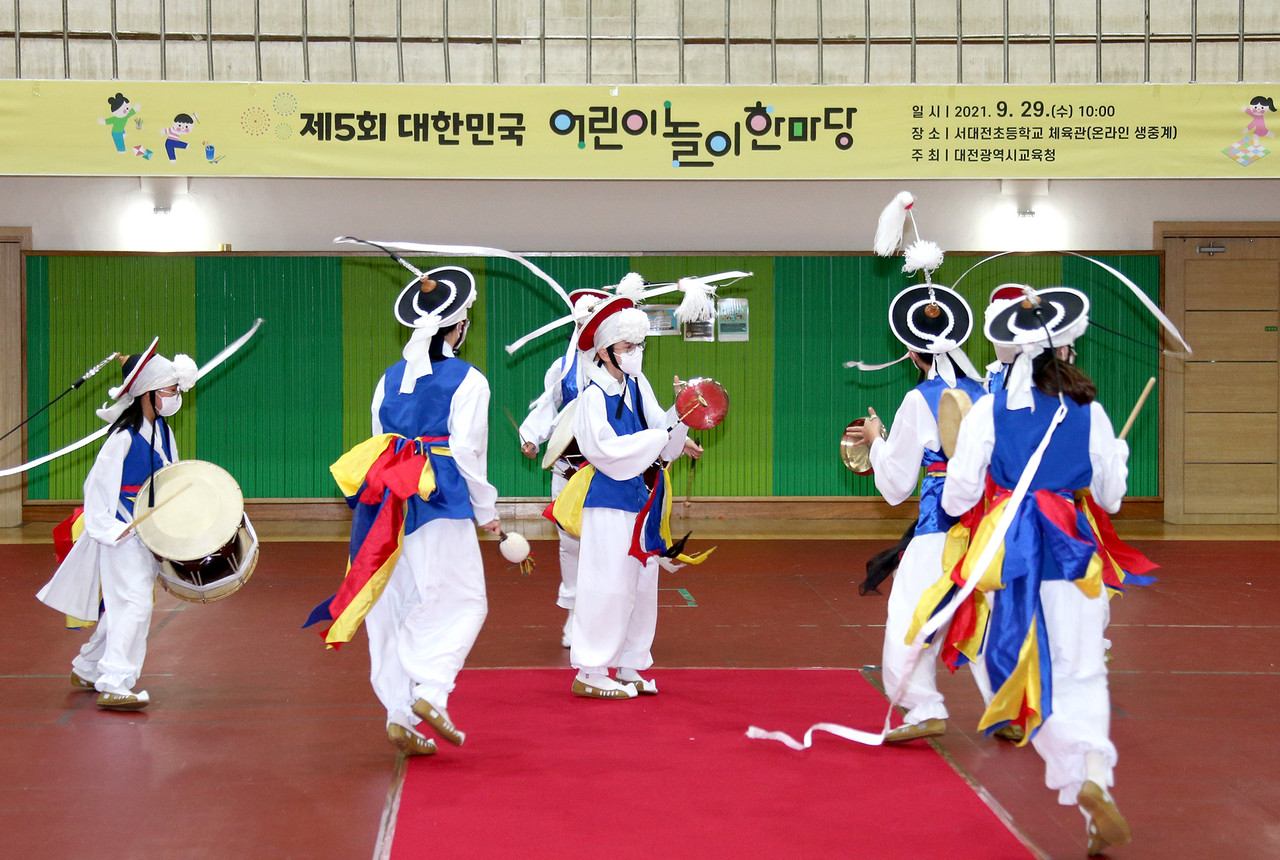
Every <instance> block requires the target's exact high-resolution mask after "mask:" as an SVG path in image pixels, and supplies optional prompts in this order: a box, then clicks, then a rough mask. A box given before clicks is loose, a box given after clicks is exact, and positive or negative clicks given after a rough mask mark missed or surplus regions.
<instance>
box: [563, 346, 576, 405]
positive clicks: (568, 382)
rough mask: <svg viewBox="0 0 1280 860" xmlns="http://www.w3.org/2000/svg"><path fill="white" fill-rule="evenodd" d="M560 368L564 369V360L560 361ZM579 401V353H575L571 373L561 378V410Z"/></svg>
mask: <svg viewBox="0 0 1280 860" xmlns="http://www.w3.org/2000/svg"><path fill="white" fill-rule="evenodd" d="M560 366H561V367H564V359H563V358H562V359H560ZM577 399H578V351H577V350H576V349H575V350H574V351H573V363H572V364H570V365H569V372H568V373H566V374H564V375H563V376H561V377H560V408H561V409H563V408H565V407H566V406H568V405H569V404H570V403H572V402H573V401H575V400H577Z"/></svg>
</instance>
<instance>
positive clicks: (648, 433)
mask: <svg viewBox="0 0 1280 860" xmlns="http://www.w3.org/2000/svg"><path fill="white" fill-rule="evenodd" d="M635 379H636V381H637V383H638V384H639V388H640V399H641V402H642V405H643V407H644V418H645V423H646V424H648V427H649V429H647V430H641V431H640V432H638V433H629V434H627V435H624V436H619V435H618V433H617V431H615V430H614V429H613V426H612V425H611V424H610V423H609V418H608V412H607V410H608V404H607V403H606V402H605V395H606V394H608V395H617V394H621V395H622V396H623V397H625V398H626V402H627V405H628V406H630V407H631V408H632V409H633V410H634V409H635V408H636V407H635V404H634V403H632V402H631V394H630V391H629V388H628V389H627V390H624V387H623V385H622V383H621V382H619V381H617V380H615V379H614V378H613V377H612V376H610V375H609V372H608V371H607V370H605V369H604V368H603V367H597V366H596V365H595V364H594V363H592V364H589V365H588V366H587V368H586V380H587V384H586V385H585V386H584V388H583V390H582V392H581V393H580V394H579V395H578V399H579V401H580V403H579V404H578V409H577V412H576V414H575V415H574V422H573V435H574V438H575V439H576V440H577V442H578V449H579V450H580V451H582V454H583V456H585V457H586V458H587V461H588V462H589V463H591V465H592V466H595V467H596V469H597V470H599V471H600V472H601V473H603V474H604V475H606V476H607V477H610V478H613V479H614V480H615V481H626V480H629V479H631V478H634V477H636V476H638V475H643V474H644V471H645V469H648V468H649V467H650V466H652V465H653V463H654V461H655V460H657V459H659V458H661V459H663V460H667V461H670V460H674V459H675V458H676V457H679V456H680V453H681V452H682V451H683V450H684V440H685V438H686V437H688V435H689V428H688V427H687V426H685V425H684V424H681V423H679V422H677V421H676V411H675V407H674V406H672V407H671V408H670V409H668V410H666V411H663V409H662V407H661V406H660V405H659V404H658V398H657V397H656V396H654V393H653V388H652V386H650V385H649V380H648V379H646V378H645V376H644V374H643V373H642V374H640V375H639V376H637V377H635ZM591 382H595V383H596V385H591V384H590V383H591ZM597 386H598V387H597ZM673 424H674V425H675V428H674V429H673V430H671V431H670V432H669V433H668V432H667V428H668V427H670V426H671V425H673Z"/></svg>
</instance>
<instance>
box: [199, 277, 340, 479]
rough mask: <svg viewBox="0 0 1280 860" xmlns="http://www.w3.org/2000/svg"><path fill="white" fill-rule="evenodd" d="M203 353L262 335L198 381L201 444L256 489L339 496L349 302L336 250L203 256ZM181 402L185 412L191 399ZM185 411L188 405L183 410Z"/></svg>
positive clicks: (202, 454) (204, 452) (203, 357)
mask: <svg viewBox="0 0 1280 860" xmlns="http://www.w3.org/2000/svg"><path fill="white" fill-rule="evenodd" d="M196 259H197V290H196V299H197V301H196V305H197V321H198V323H199V326H198V343H199V347H198V353H197V355H196V360H197V362H204V361H207V360H208V359H209V358H211V357H212V356H213V355H215V354H216V353H217V352H218V351H219V350H221V349H222V348H223V347H224V346H225V345H226V344H227V342H228V341H231V340H234V339H235V338H237V337H239V336H240V335H241V334H242V333H244V331H245V330H246V329H248V327H249V326H250V325H251V324H252V322H253V320H254V319H255V318H256V317H262V318H263V320H264V322H263V324H262V328H261V329H259V331H258V334H257V336H256V337H255V338H254V339H253V340H251V341H250V342H249V343H248V344H247V345H246V346H245V347H244V348H243V349H242V350H241V351H240V352H238V353H237V354H236V355H235V356H234V357H233V358H231V359H230V360H228V361H227V362H226V363H225V364H223V365H222V366H221V367H219V368H218V369H217V370H215V371H214V372H213V373H212V374H210V375H209V376H206V377H205V378H204V379H203V380H201V382H200V385H199V386H198V387H197V389H196V393H197V398H196V405H197V409H196V416H197V425H198V427H199V428H200V429H199V432H200V444H199V445H198V446H197V447H196V448H194V454H193V453H191V452H192V450H193V449H192V448H191V446H190V445H189V444H187V443H186V440H185V439H183V437H182V436H179V440H181V441H182V442H183V446H184V448H183V450H184V452H186V455H187V456H196V457H199V458H200V459H202V460H209V461H210V462H213V463H217V464H218V465H219V466H222V467H223V468H224V469H226V470H227V471H228V472H230V473H231V474H232V475H233V476H234V477H235V479H236V480H237V481H238V482H239V484H240V487H241V489H242V490H243V491H244V494H245V495H246V496H248V497H251V498H288V497H301V498H315V497H324V496H336V495H337V490H336V488H335V487H334V485H333V481H332V479H331V478H330V477H329V474H328V465H329V463H331V462H333V460H334V459H336V458H337V456H338V454H340V453H341V450H340V449H341V447H342V409H341V392H342V367H343V351H342V302H341V286H342V285H341V272H342V267H341V263H340V260H339V259H338V258H336V257H217V256H210V257H199V258H196ZM183 411H184V412H185V411H186V408H185V407H184V409H183ZM180 414H181V413H180Z"/></svg>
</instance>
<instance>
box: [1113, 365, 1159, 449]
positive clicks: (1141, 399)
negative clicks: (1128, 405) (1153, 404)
mask: <svg viewBox="0 0 1280 860" xmlns="http://www.w3.org/2000/svg"><path fill="white" fill-rule="evenodd" d="M1155 385H1156V378H1155V377H1154V376H1153V377H1151V378H1150V379H1148V380H1147V386H1146V388H1144V389H1142V393H1141V394H1139V395H1138V402H1137V403H1135V404H1133V411H1132V412H1130V413H1129V420H1128V421H1126V422H1124V427H1123V428H1122V429H1121V430H1120V435H1119V436H1117V437H1116V438H1117V439H1123V438H1124V437H1126V436H1128V435H1129V429H1130V428H1131V427H1133V422H1134V420H1135V419H1137V417H1138V413H1139V412H1140V411H1141V410H1142V404H1144V403H1146V402H1147V395H1148V394H1150V393H1151V389H1152V388H1155Z"/></svg>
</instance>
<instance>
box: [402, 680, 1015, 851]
mask: <svg viewBox="0 0 1280 860" xmlns="http://www.w3.org/2000/svg"><path fill="white" fill-rule="evenodd" d="M653 677H654V678H655V680H657V682H658V686H659V689H660V690H661V694H660V695H658V696H656V697H652V696H649V697H645V696H642V697H639V698H636V699H631V700H627V701H621V702H615V701H598V700H591V699H583V698H579V697H575V696H573V695H572V694H571V693H570V692H569V685H570V682H571V681H572V679H573V672H572V670H569V669H560V670H550V669H530V670H467V671H464V672H463V673H462V674H461V676H460V677H459V679H458V688H457V690H456V691H455V692H454V693H453V696H452V698H451V700H450V706H449V713H450V716H452V717H453V719H454V721H455V722H456V723H457V725H458V726H459V727H460V728H462V729H463V730H464V731H466V732H467V741H466V744H465V745H464V746H463V747H461V748H455V747H451V746H448V745H447V744H443V743H442V744H440V752H439V753H438V754H437V755H435V756H432V757H430V758H415V759H411V760H409V761H408V766H407V769H406V774H405V782H404V787H403V792H402V795H401V799H400V808H399V815H398V817H397V819H396V823H395V833H394V838H393V842H392V850H391V860H417V858H428V857H430V858H441V857H468V858H477V857H478V858H489V857H495V858H497V857H502V858H507V857H520V858H542V857H546V858H561V860H572V858H587V857H590V858H596V857H605V858H631V857H644V858H647V860H654V858H686V857H688V858H694V857H697V858H707V857H716V858H719V857H733V858H754V857H771V858H793V857H805V858H829V857H866V858H878V860H890V859H891V858H913V859H914V858H928V857H937V858H944V857H945V858H948V860H965V858H974V860H978V858H981V860H994V858H1014V857H1018V858H1025V857H1028V856H1031V854H1030V852H1029V851H1028V850H1027V849H1026V848H1024V847H1023V846H1022V844H1021V843H1020V842H1019V841H1018V839H1017V838H1016V837H1015V836H1014V835H1013V834H1012V833H1011V832H1010V831H1009V830H1008V829H1007V828H1006V827H1005V825H1004V824H1003V823H1002V822H1001V821H1000V819H999V818H998V817H997V816H996V815H995V813H993V812H992V811H991V810H990V809H989V808H988V807H987V806H986V805H985V804H984V803H983V801H982V800H981V799H980V798H979V797H978V796H977V795H976V794H975V793H974V791H973V790H972V789H971V788H970V787H969V786H968V785H967V784H966V783H965V781H964V780H963V779H962V778H961V777H960V776H959V775H957V774H956V773H955V771H953V770H952V769H951V767H950V766H949V765H948V764H947V763H946V762H945V761H944V760H943V759H942V757H941V756H939V755H938V754H937V753H936V752H934V750H933V749H932V748H931V747H930V746H929V745H928V744H927V743H925V742H922V741H918V742H914V743H911V744H908V745H906V746H903V747H895V748H887V749H886V748H873V747H864V746H860V745H857V744H852V743H849V742H847V741H843V740H840V739H839V738H835V737H832V736H830V735H826V734H821V733H820V734H818V735H817V737H816V740H815V744H814V747H813V748H812V749H809V750H807V751H804V752H794V751H792V750H789V749H787V748H786V747H784V746H783V745H782V744H779V743H777V742H775V741H764V740H750V739H748V738H747V737H746V729H747V726H748V725H752V724H754V725H758V726H762V727H765V728H768V729H779V730H783V731H787V732H789V733H791V734H793V735H795V736H797V737H799V736H800V735H801V734H802V733H803V732H804V730H805V729H806V728H808V727H809V725H811V724H812V723H815V722H819V721H831V722H839V723H843V724H844V725H848V726H852V727H854V728H862V729H867V730H869V731H876V730H878V729H879V726H880V724H881V722H882V720H883V719H884V712H885V709H886V707H887V706H886V703H885V700H884V697H883V696H881V695H880V693H879V692H878V691H876V690H875V689H874V688H873V687H872V686H871V685H870V684H869V683H867V682H866V681H865V680H864V679H863V678H862V676H861V675H860V674H859V673H857V672H853V671H848V670H803V669H801V670H745V669H738V670H732V669H715V670H693V669H682V670H657V671H655V672H654V673H653Z"/></svg>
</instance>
